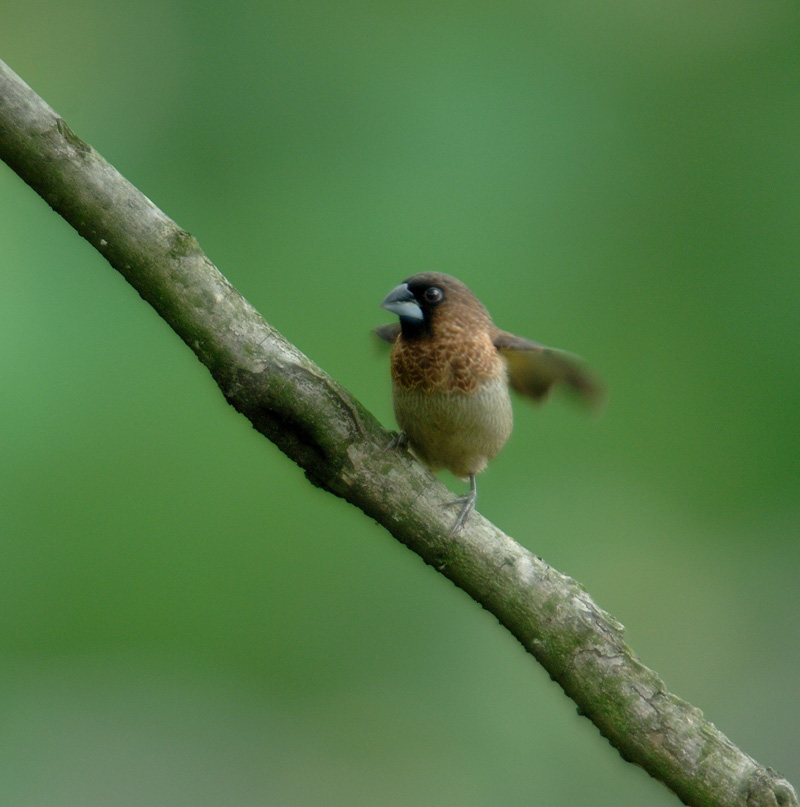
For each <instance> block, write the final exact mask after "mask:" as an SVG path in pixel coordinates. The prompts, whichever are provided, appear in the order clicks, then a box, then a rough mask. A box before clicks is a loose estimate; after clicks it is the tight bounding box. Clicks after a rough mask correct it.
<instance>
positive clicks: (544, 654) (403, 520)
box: [0, 62, 798, 807]
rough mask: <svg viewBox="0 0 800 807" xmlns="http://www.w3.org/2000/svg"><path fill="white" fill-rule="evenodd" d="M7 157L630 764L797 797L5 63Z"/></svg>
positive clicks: (693, 784) (763, 798) (736, 800)
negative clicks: (403, 445) (359, 397)
mask: <svg viewBox="0 0 800 807" xmlns="http://www.w3.org/2000/svg"><path fill="white" fill-rule="evenodd" d="M0 157H2V159H3V160H4V161H5V162H6V163H7V164H8V165H9V166H10V167H11V168H12V169H13V170H14V171H16V173H17V174H19V176H20V177H22V179H24V180H25V182H27V183H28V184H29V185H30V186H31V187H32V188H33V189H34V190H36V191H37V192H38V193H39V194H40V195H41V196H42V197H43V198H44V199H45V200H46V201H47V202H48V204H49V205H50V206H51V207H52V208H53V209H54V210H55V211H56V212H57V213H59V214H60V215H61V216H63V217H64V218H65V219H66V220H67V221H68V222H69V223H70V224H71V225H72V226H73V227H74V228H75V229H76V230H77V231H78V232H79V233H80V234H81V235H82V236H83V237H84V238H85V239H87V240H88V241H89V242H90V243H91V244H92V245H93V246H94V247H95V248H96V249H97V250H98V251H99V252H100V253H101V254H102V255H103V256H104V257H105V258H106V259H107V260H108V262H109V263H110V264H111V265H112V266H113V267H114V268H115V269H117V270H118V271H119V272H120V273H121V274H122V275H123V276H124V277H125V278H126V279H127V280H128V282H129V283H130V284H131V285H132V286H134V288H136V289H137V291H138V292H139V294H140V295H141V296H142V297H143V298H144V299H145V300H146V301H147V302H148V303H150V305H152V306H153V308H155V309H156V311H158V313H159V314H160V315H161V316H162V317H163V318H164V319H165V320H166V321H167V322H168V323H169V324H170V326H171V327H172V328H173V329H174V330H175V332H176V333H177V334H178V335H179V336H180V337H181V339H183V341H184V342H185V343H186V344H187V345H188V346H189V347H190V348H191V349H192V350H193V351H194V352H195V354H196V355H197V357H198V358H199V359H200V361H201V362H203V364H204V365H205V366H206V367H207V368H208V370H209V371H210V372H211V374H212V375H213V377H214V379H215V380H216V382H217V384H218V385H219V387H220V389H221V390H222V393H223V395H224V396H225V397H226V399H227V400H228V401H229V403H230V404H231V405H232V406H234V407H235V408H236V409H237V410H238V411H239V412H241V413H242V414H243V415H244V416H245V417H247V418H248V419H249V420H250V421H251V422H252V424H253V425H254V426H255V428H256V429H258V431H259V432H261V433H262V434H263V435H265V436H266V437H267V438H269V439H270V440H272V441H273V442H274V443H275V444H276V445H278V446H279V447H280V449H281V450H282V451H284V452H285V453H286V454H287V456H289V457H290V458H291V459H292V460H294V461H295V462H296V463H297V464H298V465H300V466H301V467H302V468H303V469H304V470H305V473H306V475H307V476H308V478H309V479H310V480H311V481H312V482H313V483H314V484H315V485H318V486H320V487H322V488H324V489H325V490H328V491H330V492H331V493H333V494H335V495H337V496H341V497H343V498H344V499H346V500H347V501H349V502H351V503H352V504H354V505H355V506H357V507H359V508H360V509H361V510H363V511H364V513H366V515H368V516H369V517H371V518H373V519H375V520H376V521H377V522H378V523H380V524H382V525H383V526H384V527H385V528H386V529H387V530H388V531H389V532H390V533H391V534H392V535H394V536H395V538H397V540H399V541H401V542H402V543H404V544H405V545H406V546H408V547H409V548H410V549H412V550H413V551H414V552H416V553H418V554H419V555H420V556H421V557H422V558H423V559H424V560H425V561H426V562H427V563H429V564H430V565H432V566H433V567H435V568H436V569H437V570H438V571H439V572H441V573H442V574H443V575H445V576H446V577H448V578H449V579H450V580H452V581H453V582H454V583H455V584H456V585H458V586H460V587H461V588H462V589H463V590H464V591H466V592H467V593H468V594H469V595H470V596H471V597H473V598H474V599H475V600H476V601H477V602H478V603H480V604H481V605H482V606H483V607H484V608H486V609H487V610H488V611H490V612H491V613H493V614H494V615H495V616H496V617H497V618H498V620H499V621H500V622H501V624H503V625H504V626H505V627H506V628H507V629H508V630H509V631H510V632H511V633H512V634H513V635H514V636H515V637H516V638H517V639H518V640H519V641H520V642H521V643H522V645H523V646H524V647H525V649H526V650H527V651H528V652H529V653H531V654H532V655H533V656H534V657H535V658H536V659H537V660H538V661H539V662H540V663H541V664H542V665H543V666H544V667H545V669H546V670H547V671H548V673H549V674H550V676H551V677H552V678H553V679H554V680H555V681H557V682H558V683H559V684H560V685H561V686H562V687H563V689H564V691H565V692H566V693H567V694H568V695H569V696H570V697H571V698H572V699H573V700H574V701H575V703H576V704H577V706H578V710H579V711H580V712H581V713H582V714H584V715H586V716H587V717H588V718H589V719H590V720H592V721H593V722H594V724H595V725H596V726H597V727H598V729H599V730H600V732H601V733H602V734H603V735H604V736H605V737H607V738H608V740H609V741H610V742H611V743H612V744H613V745H614V746H615V747H616V748H617V749H618V750H619V753H620V754H621V755H622V757H623V758H624V759H626V760H628V761H629V762H633V763H635V764H637V765H640V766H641V767H642V768H644V769H645V770H646V771H647V772H648V773H650V774H651V775H652V776H653V777H655V778H656V779H659V780H661V781H662V782H663V783H664V784H665V785H667V787H669V788H670V789H672V790H673V791H674V792H675V793H676V794H677V795H678V797H679V798H680V799H681V800H683V802H684V803H685V804H688V805H698V807H699V806H700V805H703V806H704V807H705V806H708V805H716V806H717V807H767V806H768V805H770V806H772V807H775V806H777V805H781V806H782V807H789V806H790V805H798V800H797V796H796V795H795V792H794V790H793V788H792V786H791V785H790V784H789V782H787V781H786V780H785V779H784V778H783V777H781V776H780V775H779V774H777V773H776V772H775V771H773V770H771V769H769V768H766V767H764V766H762V765H760V764H758V763H757V762H756V761H755V760H753V759H752V758H751V757H749V756H748V755H747V754H745V753H744V752H743V751H741V750H740V749H739V748H737V747H736V746H735V745H733V743H732V742H731V741H730V740H728V738H727V737H725V736H724V735H723V734H722V733H721V732H720V731H718V730H717V729H716V728H715V727H714V726H713V725H712V724H711V723H710V722H708V721H707V720H706V719H705V718H704V716H703V714H702V712H700V710H699V709H696V708H695V707H693V706H691V705H690V704H688V703H686V702H685V701H683V700H681V699H680V698H678V697H676V696H675V695H673V694H671V693H670V692H668V691H667V689H666V687H665V686H664V683H663V682H662V681H661V679H660V678H659V677H658V675H656V673H655V672H653V671H652V670H649V669H648V668H647V667H645V666H644V665H643V664H642V663H641V662H640V661H639V659H638V658H637V657H636V655H635V654H634V653H633V651H632V650H631V649H630V648H629V647H628V645H627V644H626V643H625V640H624V636H623V629H622V626H621V625H620V624H619V623H617V622H616V621H615V620H614V619H612V618H611V617H610V616H609V615H608V614H607V613H605V612H604V611H602V610H601V609H600V608H598V606H597V605H595V603H594V602H593V601H592V599H591V597H590V596H589V595H588V594H587V592H586V591H585V590H584V589H583V588H582V587H581V586H580V584H578V583H577V582H576V581H575V580H573V579H571V578H569V577H567V576H565V575H563V574H561V573H559V572H557V571H556V570H555V569H553V568H552V567H550V566H548V565H547V564H546V563H545V562H544V561H542V560H541V559H540V558H538V557H536V556H534V555H532V554H531V553H530V552H528V551H527V550H526V549H524V548H523V547H522V546H520V545H519V544H517V543H516V542H515V541H514V540H512V539H511V538H510V537H508V536H507V535H505V534H504V533H502V532H501V531H500V530H498V529H497V528H496V527H494V526H493V525H492V524H491V523H489V522H488V521H486V520H485V519H484V518H482V517H481V516H479V515H478V514H475V515H473V516H471V517H470V520H469V523H468V525H467V527H466V528H465V529H464V530H463V531H462V532H461V533H459V534H458V535H457V536H455V537H453V538H448V537H447V532H448V529H449V527H450V524H451V521H452V512H450V511H449V510H448V509H447V508H443V507H442V506H441V505H442V504H443V503H444V502H446V501H448V500H449V499H451V498H452V494H450V493H449V491H448V490H447V489H446V488H445V487H444V486H443V485H441V484H439V483H438V482H434V481H433V480H432V479H431V476H430V474H429V473H428V472H427V471H426V470H425V469H424V468H422V466H420V465H419V463H417V462H416V461H415V460H414V459H413V458H412V457H410V456H409V455H408V454H407V453H406V452H404V451H397V450H394V449H387V445H388V444H389V441H390V437H391V435H390V434H389V433H388V432H386V431H385V430H384V429H383V428H382V427H381V426H380V424H379V423H378V422H377V421H376V420H375V419H374V418H373V416H372V415H371V414H370V413H369V412H367V411H366V410H365V409H364V407H363V406H362V405H361V404H360V403H359V402H358V401H356V400H355V399H354V398H353V397H352V396H351V395H350V394H349V393H348V392H347V391H346V390H345V389H343V388H342V387H341V386H340V385H339V384H337V383H336V381H334V380H333V379H332V378H330V377H329V376H328V375H327V374H326V373H325V372H323V371H322V370H321V369H320V368H319V367H317V366H316V365H315V364H314V363H313V362H312V361H311V360H310V359H308V358H307V357H306V356H304V355H303V354H302V353H301V352H300V351H298V350H297V349H296V348H295V347H294V346H293V345H291V344H290V343H289V342H287V341H286V339H284V338H283V337H282V336H281V335H280V334H279V333H278V332H277V331H276V330H275V329H274V328H272V327H271V326H270V325H269V324H268V323H267V322H266V321H265V320H264V319H263V318H262V317H261V315H260V314H259V313H258V312H257V311H256V310H255V309H254V308H253V307H252V306H251V305H250V304H249V303H248V302H247V301H246V300H245V299H244V298H243V297H242V296H241V295H240V294H239V293H238V292H237V291H236V289H234V288H233V286H231V284H230V283H229V282H228V281H227V280H226V279H225V278H224V277H223V276H222V275H221V274H220V272H219V271H218V270H217V269H216V267H215V266H214V265H213V264H212V263H211V261H210V260H209V259H208V258H207V257H206V256H205V255H204V254H203V252H202V251H201V249H200V247H199V245H198V243H197V241H196V239H195V238H194V237H193V236H191V235H190V234H189V233H187V232H185V231H184V230H182V229H181V228H180V227H178V225H177V224H175V222H173V221H172V220H171V219H169V218H168V217H167V216H166V215H165V214H164V213H162V212H161V211H160V210H159V209H158V208H157V207H156V206H155V205H154V204H153V203H152V202H151V201H150V200H149V199H147V198H146V197H145V196H144V195H143V194H142V193H140V192H139V191H138V190H137V189H136V188H134V187H133V186H132V185H131V184H130V183H129V182H127V180H125V178H124V177H122V176H121V175H120V174H119V173H118V172H117V171H116V170H115V169H114V168H113V167H112V166H111V165H109V164H108V163H107V162H106V161H105V160H104V159H103V158H102V157H101V156H100V155H99V154H98V153H97V152H96V151H94V149H92V148H91V147H90V146H89V145H87V144H86V143H84V142H83V141H82V140H80V139H79V138H78V137H77V136H76V135H75V134H74V133H73V132H72V130H71V129H70V128H69V127H68V126H67V125H66V123H64V121H63V120H62V119H61V118H60V117H59V116H58V115H57V114H56V113H55V112H54V111H53V110H52V109H50V107H49V106H47V104H46V103H45V102H44V101H43V100H42V99H40V98H39V97H38V96H37V95H36V94H35V93H34V92H33V91H32V90H31V89H30V88H29V87H27V86H26V85H25V84H24V82H22V80H21V79H20V78H19V77H18V76H16V75H15V74H14V73H13V72H12V71H11V70H10V69H9V68H8V67H6V66H5V65H4V64H2V62H0Z"/></svg>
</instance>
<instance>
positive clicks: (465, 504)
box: [442, 474, 478, 538]
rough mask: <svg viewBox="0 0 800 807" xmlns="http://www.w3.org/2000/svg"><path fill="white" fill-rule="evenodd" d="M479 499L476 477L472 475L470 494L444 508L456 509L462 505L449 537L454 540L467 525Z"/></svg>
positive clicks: (454, 500) (446, 504)
mask: <svg viewBox="0 0 800 807" xmlns="http://www.w3.org/2000/svg"><path fill="white" fill-rule="evenodd" d="M477 498H478V488H477V485H476V484H475V475H474V474H472V475H471V476H470V478H469V493H467V494H466V495H465V496H459V497H458V498H457V499H453V501H451V502H445V503H444V505H442V506H443V507H454V506H456V505H461V510H460V511H459V513H458V517H457V518H456V520H455V523H454V524H453V526H452V527H450V532H449V533H448V535H449V536H450V537H451V538H452V537H453V536H454V535H455V534H456V533H457V532H458V531H459V530H460V529H461V528H462V527H463V526H464V524H465V523H466V521H467V518H468V517H469V514H470V513H471V512H472V511H473V510H474V509H475V500H476V499H477Z"/></svg>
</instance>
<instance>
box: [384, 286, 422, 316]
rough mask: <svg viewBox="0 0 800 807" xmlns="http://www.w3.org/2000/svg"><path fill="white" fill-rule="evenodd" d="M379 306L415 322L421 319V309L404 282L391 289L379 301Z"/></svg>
mask: <svg viewBox="0 0 800 807" xmlns="http://www.w3.org/2000/svg"><path fill="white" fill-rule="evenodd" d="M381 308H385V309H386V310H387V311H391V312H392V313H393V314H397V316H398V317H400V319H410V320H414V321H416V322H419V321H420V320H421V319H423V316H422V309H421V308H420V307H419V304H418V303H417V300H416V298H415V297H414V295H413V294H412V293H411V292H410V291H409V289H408V285H407V284H406V283H401V284H400V285H399V286H398V287H397V288H396V289H392V290H391V291H390V292H389V294H388V296H387V297H386V299H385V300H384V301H383V302H382V303H381Z"/></svg>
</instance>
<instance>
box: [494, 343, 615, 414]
mask: <svg viewBox="0 0 800 807" xmlns="http://www.w3.org/2000/svg"><path fill="white" fill-rule="evenodd" d="M494 345H495V347H496V348H497V349H498V350H499V351H500V353H501V355H502V356H503V357H504V358H505V359H506V361H507V362H508V378H509V383H510V384H511V387H512V389H514V390H516V391H517V392H519V393H521V394H522V395H527V396H528V397H529V398H533V399H534V400H535V401H540V400H542V399H543V398H544V397H545V396H546V395H547V393H548V392H550V389H551V388H552V387H553V386H555V385H560V386H563V387H565V388H566V389H567V390H568V391H570V392H572V393H573V394H575V395H577V396H578V397H579V398H580V399H581V400H582V401H584V402H585V403H588V404H590V405H592V406H596V405H598V404H599V403H600V402H601V401H602V399H603V389H602V387H601V386H600V384H599V383H598V382H597V380H595V379H594V378H593V377H592V376H591V375H590V374H589V373H588V372H587V371H586V369H584V367H583V365H582V363H581V361H580V359H578V358H577V357H576V356H572V355H570V354H569V353H565V352H564V351H562V350H555V349H554V348H551V347H545V346H544V345H540V344H538V343H536V342H531V341H530V340H529V339H523V338H522V337H521V336H514V334H513V333H508V331H498V332H497V333H496V334H495V336H494Z"/></svg>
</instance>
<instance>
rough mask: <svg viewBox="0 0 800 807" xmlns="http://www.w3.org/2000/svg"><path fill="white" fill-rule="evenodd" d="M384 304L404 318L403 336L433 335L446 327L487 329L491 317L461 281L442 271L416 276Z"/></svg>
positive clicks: (390, 294) (391, 294) (394, 290)
mask: <svg viewBox="0 0 800 807" xmlns="http://www.w3.org/2000/svg"><path fill="white" fill-rule="evenodd" d="M381 305H382V307H383V308H385V309H386V310H387V311H391V312H392V313H393V314H397V316H398V317H400V327H401V328H402V331H403V336H404V337H406V338H415V337H421V336H425V335H431V334H433V333H435V332H436V331H440V330H442V329H443V328H444V327H448V326H454V327H456V328H458V329H485V328H487V327H490V326H491V319H490V318H489V314H488V313H487V311H486V309H485V308H484V307H483V305H482V304H481V302H480V301H479V300H478V298H477V297H476V296H475V295H474V294H473V293H472V292H471V291H470V290H469V289H468V288H467V287H466V286H465V285H464V284H463V283H462V282H461V281H460V280H456V278H454V277H451V276H450V275H445V274H442V273H440V272H423V273H421V274H418V275H413V276H412V277H409V278H408V279H407V280H405V281H404V282H403V283H401V284H400V285H399V286H397V287H396V288H394V289H392V291H391V292H389V294H388V296H387V297H386V299H385V300H384V301H383V303H381Z"/></svg>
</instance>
